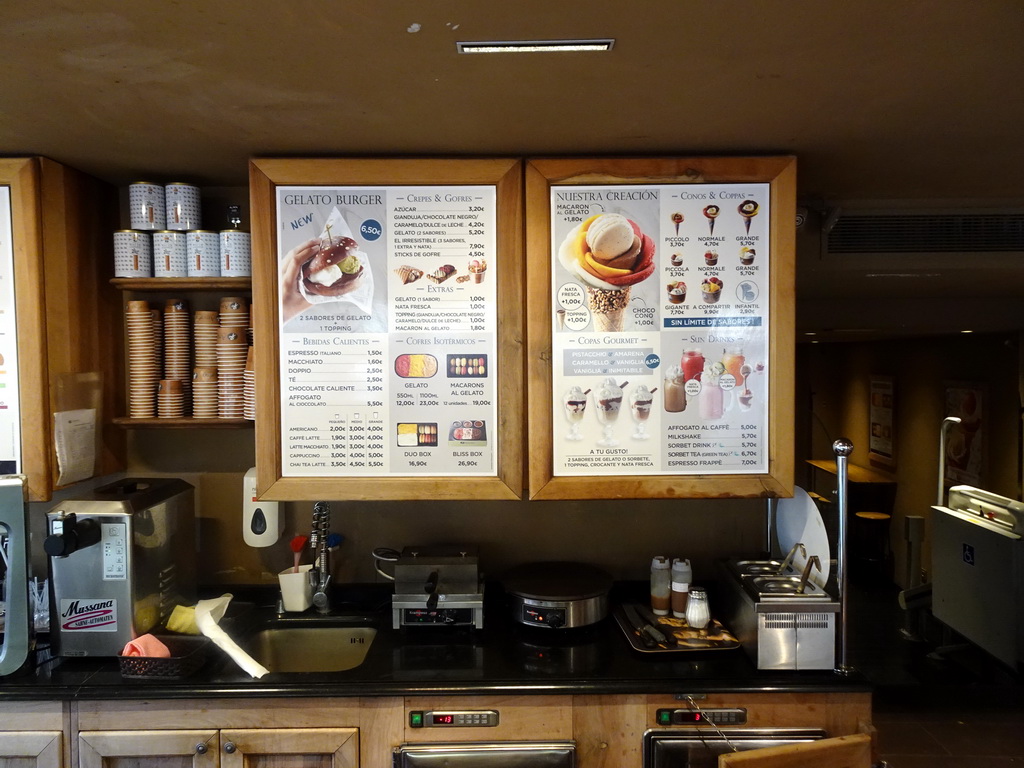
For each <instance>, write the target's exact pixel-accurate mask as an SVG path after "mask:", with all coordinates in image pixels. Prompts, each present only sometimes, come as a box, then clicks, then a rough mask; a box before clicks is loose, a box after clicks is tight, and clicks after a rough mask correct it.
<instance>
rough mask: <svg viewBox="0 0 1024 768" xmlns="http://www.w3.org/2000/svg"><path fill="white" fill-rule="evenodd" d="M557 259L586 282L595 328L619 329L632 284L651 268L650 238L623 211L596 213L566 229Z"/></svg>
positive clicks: (651, 246) (652, 266)
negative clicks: (570, 229)
mask: <svg viewBox="0 0 1024 768" xmlns="http://www.w3.org/2000/svg"><path fill="white" fill-rule="evenodd" d="M558 259H559V261H561V263H562V266H563V267H565V268H566V269H567V270H569V272H571V273H572V274H573V275H575V276H576V277H578V278H579V279H580V280H582V281H583V282H584V284H586V286H587V304H588V306H589V307H590V311H591V312H592V313H593V315H594V329H595V330H598V331H621V330H622V323H623V313H624V312H625V309H626V307H627V306H628V305H629V294H630V289H631V287H632V286H634V285H636V284H637V283H639V282H641V281H642V280H646V279H647V278H648V277H650V276H651V274H652V273H653V272H654V241H653V240H652V239H651V238H650V237H649V236H648V235H645V234H644V233H643V232H641V231H640V227H638V226H637V225H636V224H635V223H634V222H632V221H630V220H629V219H627V218H626V217H625V216H623V215H621V214H618V213H599V214H597V215H595V216H591V217H590V218H589V219H587V220H585V221H583V222H582V223H580V224H579V225H578V226H576V227H574V228H573V229H572V231H571V232H569V234H568V235H567V236H566V238H565V240H564V241H563V242H562V245H561V247H560V248H559V249H558Z"/></svg>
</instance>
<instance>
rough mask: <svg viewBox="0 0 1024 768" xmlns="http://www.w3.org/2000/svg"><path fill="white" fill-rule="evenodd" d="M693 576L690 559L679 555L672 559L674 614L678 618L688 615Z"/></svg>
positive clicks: (672, 604) (671, 601)
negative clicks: (687, 604) (687, 608)
mask: <svg viewBox="0 0 1024 768" xmlns="http://www.w3.org/2000/svg"><path fill="white" fill-rule="evenodd" d="M692 578H693V571H692V569H691V568H690V561H689V560H684V559H682V558H680V557H677V558H676V559H675V560H673V561H672V596H671V600H670V603H671V606H672V615H673V616H675V617H676V618H677V619H682V618H684V617H685V616H686V603H687V600H688V599H689V596H690V595H689V593H690V580H691V579H692Z"/></svg>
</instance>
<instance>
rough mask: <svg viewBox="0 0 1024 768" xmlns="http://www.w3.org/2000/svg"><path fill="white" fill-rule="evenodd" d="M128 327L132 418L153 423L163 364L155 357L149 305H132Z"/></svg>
mask: <svg viewBox="0 0 1024 768" xmlns="http://www.w3.org/2000/svg"><path fill="white" fill-rule="evenodd" d="M125 322H126V324H127V327H128V333H127V336H128V415H129V416H130V417H131V418H133V419H151V418H153V416H154V414H155V413H156V383H157V381H159V379H160V364H159V362H158V361H157V360H156V359H155V358H154V357H153V315H152V313H151V311H150V307H149V302H147V301H129V302H128V306H127V308H126V310H125Z"/></svg>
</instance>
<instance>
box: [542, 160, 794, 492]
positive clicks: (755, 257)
mask: <svg viewBox="0 0 1024 768" xmlns="http://www.w3.org/2000/svg"><path fill="white" fill-rule="evenodd" d="M595 165H596V166H597V167H598V168H601V169H602V170H604V169H607V177H606V178H602V176H601V172H600V171H598V172H595ZM792 165H793V163H792V160H791V159H790V158H782V159H774V160H772V159H761V161H760V162H757V161H756V160H753V161H752V160H751V159H731V158H730V159H713V158H712V159H701V160H689V161H687V160H678V161H674V160H667V161H658V160H642V161H629V160H615V159H610V160H603V161H602V160H600V159H598V160H583V161H579V162H574V161H572V160H564V161H559V160H537V161H532V162H531V163H530V164H529V165H528V168H527V184H528V187H527V190H528V193H527V223H528V228H529V231H528V244H529V245H528V250H529V254H528V260H527V264H528V275H527V290H528V292H529V293H530V295H535V294H536V293H537V292H538V291H540V290H542V289H544V290H546V293H547V295H548V296H549V302H548V305H547V307H545V314H546V315H547V316H546V317H542V316H541V314H540V313H539V312H531V314H530V315H529V326H530V339H531V347H530V350H529V354H528V361H529V362H530V364H531V370H530V373H529V380H530V382H531V386H536V387H537V389H538V391H541V390H546V391H547V392H548V393H549V395H548V396H549V397H550V404H546V406H547V407H546V408H545V410H547V411H548V412H549V413H550V415H551V418H550V421H549V422H548V425H549V431H548V444H547V445H546V446H540V445H539V439H536V440H535V439H534V435H535V434H536V430H535V429H531V433H530V434H531V445H530V490H531V496H536V497H539V498H545V497H548V495H550V496H551V497H558V498H578V497H585V498H589V497H619V496H641V497H642V496H654V497H659V496H679V495H687V496H712V495H713V496H755V495H772V494H773V493H776V492H777V490H776V489H778V491H781V493H780V495H786V494H785V489H786V487H787V486H788V485H791V483H792V459H791V458H789V457H783V452H782V451H780V449H784V450H789V451H791V450H792V447H791V440H792V425H791V424H788V423H786V418H785V415H786V414H789V413H791V401H792V333H791V330H792V309H791V304H790V305H789V306H788V307H784V306H781V305H780V302H779V298H780V296H782V295H785V294H786V293H787V292H788V293H789V295H791V294H792V280H793V236H792V230H793V228H794V224H793V221H794V219H793V218H792V217H791V216H789V215H788V213H789V212H790V211H794V209H795V199H794V191H793V189H792V186H793V185H792V183H791V179H790V178H788V177H789V176H791V175H792V174H793V172H794V171H793V167H792ZM695 168H696V170H695ZM647 171H653V172H651V173H650V174H649V175H648V173H647ZM666 171H667V172H666ZM538 218H543V220H544V223H545V224H546V226H543V227H542V226H541V224H539V223H538ZM538 265H543V268H546V274H542V273H541V271H540V270H541V269H542V267H540V266H538ZM533 342H536V344H534V343H533ZM535 361H536V362H535ZM543 361H550V364H549V365H545V363H544V362H543ZM535 452H537V453H536V454H535ZM541 454H543V455H541ZM542 461H543V462H544V463H543V464H541V463H540V462H542ZM786 467H789V469H788V471H786V469H785V468H786Z"/></svg>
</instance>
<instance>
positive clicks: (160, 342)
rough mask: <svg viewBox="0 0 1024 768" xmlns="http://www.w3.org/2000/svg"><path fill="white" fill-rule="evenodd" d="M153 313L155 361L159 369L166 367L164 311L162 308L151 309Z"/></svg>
mask: <svg viewBox="0 0 1024 768" xmlns="http://www.w3.org/2000/svg"><path fill="white" fill-rule="evenodd" d="M150 313H151V314H152V315H153V361H154V362H155V363H156V365H157V370H158V371H162V370H163V369H164V312H163V310H162V309H151V310H150Z"/></svg>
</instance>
